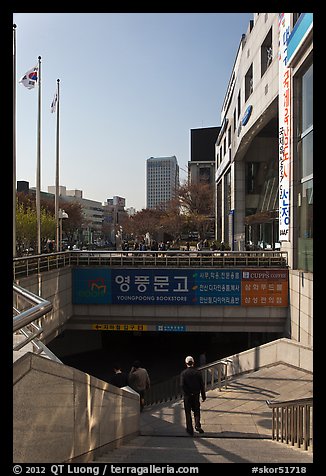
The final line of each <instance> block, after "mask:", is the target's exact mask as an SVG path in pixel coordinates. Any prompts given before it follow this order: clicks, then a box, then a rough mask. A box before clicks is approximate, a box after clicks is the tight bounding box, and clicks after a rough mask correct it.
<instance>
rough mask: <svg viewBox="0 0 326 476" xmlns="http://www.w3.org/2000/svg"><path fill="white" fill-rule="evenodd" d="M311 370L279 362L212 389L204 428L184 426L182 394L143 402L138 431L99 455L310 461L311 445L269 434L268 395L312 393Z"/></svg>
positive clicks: (130, 459) (111, 458)
mask: <svg viewBox="0 0 326 476" xmlns="http://www.w3.org/2000/svg"><path fill="white" fill-rule="evenodd" d="M312 390H313V386H312V374H310V373H308V372H304V371H301V370H299V369H295V368H293V367H290V366H288V365H286V364H275V365H272V366H269V367H265V368H262V369H260V370H258V371H255V372H250V373H248V374H245V375H243V376H241V377H238V378H234V379H232V380H231V381H230V383H229V385H228V388H227V390H222V391H221V392H220V391H219V390H210V391H208V392H207V399H206V401H205V402H203V403H202V404H201V422H202V427H203V429H204V430H205V433H204V434H198V433H196V434H195V435H194V437H190V436H189V435H188V434H187V433H186V431H185V417H184V410H183V402H182V400H177V401H174V402H168V403H162V404H159V405H153V406H151V407H145V410H144V411H143V412H142V413H141V428H140V436H138V437H136V438H134V439H133V440H131V441H130V442H129V443H127V444H125V445H123V446H121V447H120V448H117V449H115V450H113V451H109V452H107V453H105V454H104V455H102V456H101V457H99V458H97V459H96V461H97V462H111V463H114V462H116V463H118V462H119V463H164V464H165V463H166V464H168V463H187V464H188V463H312V461H313V455H312V453H311V451H304V450H302V449H298V448H296V447H292V446H289V445H284V444H281V443H279V442H275V441H272V440H271V434H272V419H271V416H272V411H271V409H269V408H268V407H267V405H266V400H273V399H275V400H288V399H295V398H302V397H310V396H312Z"/></svg>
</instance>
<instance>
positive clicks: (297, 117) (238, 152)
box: [215, 13, 313, 346]
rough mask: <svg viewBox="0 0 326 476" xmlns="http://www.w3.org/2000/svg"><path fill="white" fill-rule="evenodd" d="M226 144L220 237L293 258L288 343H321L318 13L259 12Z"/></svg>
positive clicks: (219, 188)
mask: <svg viewBox="0 0 326 476" xmlns="http://www.w3.org/2000/svg"><path fill="white" fill-rule="evenodd" d="M253 16H254V18H253V20H251V21H250V23H249V27H248V30H247V32H246V34H244V35H242V38H241V41H240V45H239V49H238V52H237V55H236V58H235V62H234V67H233V70H232V73H231V76H230V80H229V84H228V86H227V89H226V94H225V98H224V102H223V107H222V113H221V131H220V133H219V136H218V139H217V142H216V159H217V160H216V175H215V180H216V230H215V233H216V237H217V239H219V240H224V241H225V242H227V243H228V244H229V245H230V247H231V249H233V250H245V249H256V250H265V251H272V250H280V251H282V252H286V253H287V256H288V263H289V276H290V308H289V321H288V335H289V336H291V338H294V339H296V340H298V341H300V342H302V343H304V344H306V345H308V346H311V345H312V303H313V294H312V289H313V260H312V256H313V226H312V209H313V101H312V100H313V14H312V13H280V14H278V13H254V14H253Z"/></svg>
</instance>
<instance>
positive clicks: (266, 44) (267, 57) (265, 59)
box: [260, 28, 273, 76]
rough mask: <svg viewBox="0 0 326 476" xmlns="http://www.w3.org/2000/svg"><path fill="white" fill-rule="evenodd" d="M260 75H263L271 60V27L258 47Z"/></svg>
mask: <svg viewBox="0 0 326 476" xmlns="http://www.w3.org/2000/svg"><path fill="white" fill-rule="evenodd" d="M260 57H261V76H263V75H264V74H265V72H266V70H267V69H268V67H269V66H270V64H271V62H272V60H273V45H272V28H271V29H270V30H269V32H268V33H267V35H266V38H265V40H264V41H263V43H262V45H261V49H260Z"/></svg>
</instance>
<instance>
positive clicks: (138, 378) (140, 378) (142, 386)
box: [128, 360, 151, 412]
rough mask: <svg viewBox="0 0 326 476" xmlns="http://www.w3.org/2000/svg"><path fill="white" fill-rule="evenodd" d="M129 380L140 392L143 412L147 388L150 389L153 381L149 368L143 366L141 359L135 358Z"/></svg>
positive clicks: (131, 385)
mask: <svg viewBox="0 0 326 476" xmlns="http://www.w3.org/2000/svg"><path fill="white" fill-rule="evenodd" d="M128 382H129V386H130V387H131V388H133V389H134V390H135V391H136V392H138V393H139V396H140V411H141V412H142V411H143V409H144V404H145V400H144V396H145V390H147V389H149V387H150V384H151V383H150V378H149V375H148V372H147V370H146V369H144V368H142V367H141V363H140V362H139V360H135V362H134V363H133V364H132V367H131V370H130V372H129V376H128Z"/></svg>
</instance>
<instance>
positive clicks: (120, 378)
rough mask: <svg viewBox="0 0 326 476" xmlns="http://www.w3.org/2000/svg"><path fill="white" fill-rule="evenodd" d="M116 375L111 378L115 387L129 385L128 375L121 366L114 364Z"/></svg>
mask: <svg viewBox="0 0 326 476" xmlns="http://www.w3.org/2000/svg"><path fill="white" fill-rule="evenodd" d="M113 370H114V375H113V377H111V380H110V383H111V384H112V385H114V386H115V387H119V388H121V387H125V386H127V385H128V375H127V374H126V372H122V370H121V365H120V364H114V366H113Z"/></svg>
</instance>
